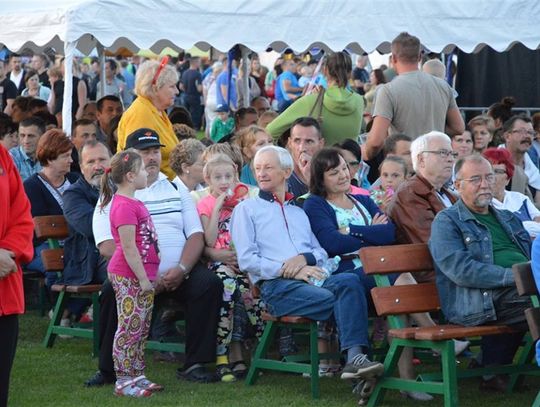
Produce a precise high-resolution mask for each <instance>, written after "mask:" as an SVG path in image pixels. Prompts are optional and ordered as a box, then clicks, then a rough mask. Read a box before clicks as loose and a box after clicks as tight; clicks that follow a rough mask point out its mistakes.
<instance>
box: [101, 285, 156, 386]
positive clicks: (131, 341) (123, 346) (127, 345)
mask: <svg viewBox="0 0 540 407" xmlns="http://www.w3.org/2000/svg"><path fill="white" fill-rule="evenodd" d="M109 280H110V281H111V285H112V287H113V289H114V294H115V297H116V309H117V312H118V328H117V329H116V333H115V335H114V342H113V361H114V371H115V372H116V377H117V378H119V379H120V378H126V377H138V376H141V375H143V374H144V368H145V364H144V345H145V343H146V338H147V337H148V331H149V330H150V323H151V321H152V308H153V307H154V292H153V291H151V292H148V293H143V292H142V291H141V287H140V285H139V280H138V279H136V278H129V277H123V276H119V275H116V274H109Z"/></svg>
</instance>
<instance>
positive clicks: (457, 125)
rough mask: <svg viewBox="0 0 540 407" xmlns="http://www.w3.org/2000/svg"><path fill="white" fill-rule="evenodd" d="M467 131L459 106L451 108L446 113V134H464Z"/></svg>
mask: <svg viewBox="0 0 540 407" xmlns="http://www.w3.org/2000/svg"><path fill="white" fill-rule="evenodd" d="M464 131H465V123H464V122H463V118H462V117H461V113H460V112H459V109H457V108H455V107H454V108H450V109H448V112H447V113H446V134H448V135H449V136H454V135H456V134H463V132H464Z"/></svg>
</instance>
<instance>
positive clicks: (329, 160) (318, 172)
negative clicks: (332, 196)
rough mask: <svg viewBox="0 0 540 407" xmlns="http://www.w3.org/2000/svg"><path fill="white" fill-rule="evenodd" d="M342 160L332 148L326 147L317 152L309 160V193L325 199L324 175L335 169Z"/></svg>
mask: <svg viewBox="0 0 540 407" xmlns="http://www.w3.org/2000/svg"><path fill="white" fill-rule="evenodd" d="M340 158H343V157H342V156H341V154H340V153H339V150H338V149H337V148H334V147H327V148H323V149H321V150H319V151H318V152H317V153H315V155H314V156H313V158H312V159H311V175H310V181H309V192H311V193H312V194H313V195H318V196H322V197H326V196H327V195H328V192H327V191H326V187H325V186H324V173H325V172H326V171H328V170H331V169H333V168H336V167H337V166H338V165H339V163H340Z"/></svg>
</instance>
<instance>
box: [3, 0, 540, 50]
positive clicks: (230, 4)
mask: <svg viewBox="0 0 540 407" xmlns="http://www.w3.org/2000/svg"><path fill="white" fill-rule="evenodd" d="M0 10H2V11H1V14H0V43H2V44H4V45H5V46H6V47H7V48H9V49H10V50H13V51H17V50H20V49H22V48H25V47H30V48H39V47H42V46H45V45H47V46H53V47H55V48H56V49H57V50H58V51H60V49H61V48H62V45H63V44H64V43H67V42H74V43H75V44H76V47H77V48H78V49H79V50H80V51H82V52H83V53H88V52H90V51H91V50H92V49H93V48H94V47H95V46H96V44H97V43H98V42H99V43H101V44H102V45H103V46H105V47H106V48H111V49H116V48H119V47H121V46H124V47H126V48H128V49H131V50H138V49H139V48H150V49H152V50H154V51H160V50H161V49H162V48H163V47H165V46H171V47H173V48H182V49H189V48H191V47H192V46H193V45H196V44H199V45H202V46H204V45H206V47H208V46H209V45H211V46H213V47H215V48H216V49H218V50H220V51H227V50H228V49H230V48H231V47H232V46H233V45H235V44H243V45H245V46H247V47H248V48H250V49H252V50H254V51H257V52H259V51H264V50H265V49H266V48H267V47H269V46H272V45H274V46H275V47H276V48H278V49H280V48H283V47H284V46H285V45H287V46H289V47H290V48H292V49H294V50H296V51H304V50H306V49H308V48H309V47H310V46H312V45H316V46H317V45H318V46H323V47H326V48H329V49H333V50H339V49H343V48H345V47H349V49H351V50H352V51H355V52H359V51H361V50H363V51H366V52H371V51H373V50H375V49H377V48H378V47H381V46H383V47H384V46H385V45H387V44H388V42H389V41H391V40H392V38H394V37H395V36H396V35H397V34H398V33H399V32H401V31H408V32H410V33H411V34H414V35H416V36H418V37H419V38H420V39H421V41H422V43H423V45H424V46H425V47H426V48H427V49H429V50H431V51H434V52H440V51H443V50H445V49H449V47H453V46H457V47H459V48H460V49H461V50H463V51H465V52H473V51H474V50H476V49H478V47H479V46H482V45H484V44H487V45H489V46H491V47H492V48H493V49H495V50H497V51H504V50H506V49H508V48H509V47H511V46H512V45H513V44H514V43H515V42H521V43H523V44H524V45H525V46H526V47H528V48H531V49H536V48H538V46H539V45H540V38H539V35H538V29H537V26H538V21H539V18H540V3H538V2H535V1H530V0H511V1H509V0H476V1H470V0H452V1H448V0H363V1H362V2H359V1H350V0H315V1H313V0H289V1H282V0H257V1H255V0H251V1H250V0H185V1H179V0H131V1H129V2H126V1H124V0H86V1H85V0H47V1H28V2H19V1H15V0H0Z"/></svg>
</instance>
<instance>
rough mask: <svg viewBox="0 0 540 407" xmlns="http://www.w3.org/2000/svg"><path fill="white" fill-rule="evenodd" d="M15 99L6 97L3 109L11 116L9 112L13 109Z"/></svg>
mask: <svg viewBox="0 0 540 407" xmlns="http://www.w3.org/2000/svg"><path fill="white" fill-rule="evenodd" d="M14 100H15V99H6V108H5V109H4V113H5V114H8V115H10V116H11V112H12V111H13V101H14Z"/></svg>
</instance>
